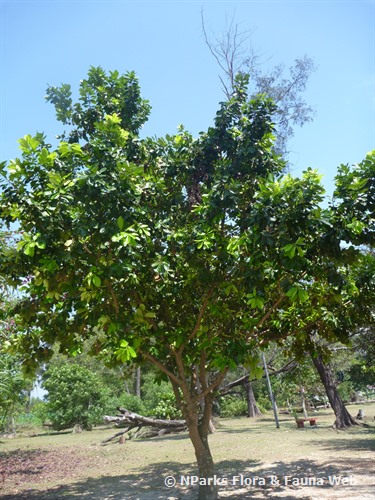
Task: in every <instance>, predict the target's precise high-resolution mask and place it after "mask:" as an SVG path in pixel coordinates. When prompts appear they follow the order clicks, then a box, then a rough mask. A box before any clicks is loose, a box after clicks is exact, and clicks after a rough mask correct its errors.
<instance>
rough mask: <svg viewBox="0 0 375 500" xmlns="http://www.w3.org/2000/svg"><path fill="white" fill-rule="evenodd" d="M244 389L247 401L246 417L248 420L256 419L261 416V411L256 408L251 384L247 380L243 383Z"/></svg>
mask: <svg viewBox="0 0 375 500" xmlns="http://www.w3.org/2000/svg"><path fill="white" fill-rule="evenodd" d="M245 389H246V400H247V416H248V417H249V418H256V417H260V416H261V415H262V413H261V411H260V410H259V408H258V406H257V402H256V400H255V396H254V391H253V384H252V383H251V382H250V381H249V380H247V381H246V382H245Z"/></svg>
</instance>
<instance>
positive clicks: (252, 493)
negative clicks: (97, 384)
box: [2, 459, 358, 500]
mask: <svg viewBox="0 0 375 500" xmlns="http://www.w3.org/2000/svg"><path fill="white" fill-rule="evenodd" d="M124 467H126V463H125V464H124ZM343 470H345V474H348V473H349V474H350V473H351V472H350V471H351V465H350V461H345V464H343V465H342V466H341V465H340V464H335V465H326V466H324V467H323V466H322V465H321V464H319V463H317V462H315V461H313V460H308V459H306V460H297V461H294V462H277V463H275V464H272V465H269V466H266V465H263V464H262V463H261V462H259V461H245V460H226V461H222V462H219V463H217V465H216V475H217V478H220V480H222V481H224V483H223V484H222V485H221V486H220V485H219V491H221V492H222V494H223V497H224V495H225V498H229V499H230V500H242V499H247V498H249V499H250V498H257V499H270V498H271V499H277V498H283V499H284V500H295V499H297V498H298V500H308V499H309V498H311V490H310V492H307V491H306V495H305V493H304V491H303V489H304V487H306V486H304V485H303V484H302V485H301V484H296V483H295V481H294V480H295V478H297V479H299V480H300V481H301V480H302V481H303V480H304V479H305V480H306V479H307V478H313V479H314V480H315V481H316V482H317V483H318V484H316V483H315V484H314V483H313V484H309V485H308V486H309V487H313V488H314V493H315V494H316V496H319V495H320V494H321V491H322V489H324V490H325V491H326V492H327V490H328V489H329V488H333V487H332V486H331V485H330V484H329V481H328V476H338V475H340V474H343V473H344V472H343ZM196 474H197V472H196V467H195V465H194V464H189V465H181V464H179V463H176V462H161V463H157V464H154V465H151V466H147V467H145V468H144V469H142V470H141V471H139V469H138V470H136V471H135V470H132V469H131V470H129V471H128V472H127V474H124V475H117V476H110V477H109V476H102V477H97V478H87V479H85V480H81V481H78V482H75V483H72V484H68V485H63V486H59V487H54V488H49V489H46V490H44V491H36V490H33V489H29V490H27V491H24V492H22V493H21V492H20V493H17V494H12V495H7V496H3V497H2V498H3V499H4V500H6V499H7V500H52V499H56V500H58V499H65V500H74V499H78V498H87V499H90V500H105V499H108V500H125V499H126V500H167V499H183V500H193V499H195V498H196V497H197V492H198V486H197V485H193V486H191V484H189V485H186V480H185V481H184V480H183V479H182V477H184V478H186V477H188V476H189V477H194V476H195V475H196ZM169 476H172V477H174V478H175V480H176V485H175V486H173V487H171V488H167V486H166V485H165V483H164V480H165V478H167V477H169ZM257 478H258V479H257ZM286 478H288V479H286ZM319 481H321V482H323V484H319ZM310 483H311V481H310ZM336 488H342V489H343V495H342V496H341V498H350V497H351V496H353V494H354V491H355V492H356V493H357V494H358V487H357V488H356V489H355V490H354V489H352V488H354V487H352V486H343V485H341V486H340V485H339V486H337V487H336ZM301 489H302V491H301ZM297 490H298V495H297ZM326 498H327V496H326Z"/></svg>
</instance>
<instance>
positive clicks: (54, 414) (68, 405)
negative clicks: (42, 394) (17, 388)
mask: <svg viewBox="0 0 375 500" xmlns="http://www.w3.org/2000/svg"><path fill="white" fill-rule="evenodd" d="M43 387H44V389H46V391H47V392H48V396H47V399H48V403H47V413H48V417H49V419H50V420H51V423H52V427H53V429H56V430H63V429H68V428H70V427H74V426H76V425H78V426H79V427H81V428H82V429H85V430H91V429H92V427H93V425H94V424H98V423H101V422H102V421H103V415H104V413H105V409H106V402H107V401H106V400H107V398H108V390H107V389H106V388H105V386H104V385H103V384H102V382H101V380H100V378H99V377H98V376H96V375H95V374H94V373H93V372H91V371H90V370H88V369H87V368H83V367H82V366H79V365H77V364H74V363H69V364H65V365H62V366H56V367H51V368H50V369H49V370H47V371H46V372H45V373H44V375H43Z"/></svg>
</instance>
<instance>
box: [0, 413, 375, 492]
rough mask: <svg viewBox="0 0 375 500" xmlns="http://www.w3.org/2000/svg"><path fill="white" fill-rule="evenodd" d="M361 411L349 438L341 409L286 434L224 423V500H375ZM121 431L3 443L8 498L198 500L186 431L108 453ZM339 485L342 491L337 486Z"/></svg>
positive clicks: (372, 425)
mask: <svg viewBox="0 0 375 500" xmlns="http://www.w3.org/2000/svg"><path fill="white" fill-rule="evenodd" d="M360 407H361V408H362V409H364V411H365V421H364V422H365V424H366V426H356V427H354V428H352V429H350V430H348V431H336V430H335V429H333V428H332V423H333V421H334V415H333V413H332V411H331V410H321V411H320V412H319V413H318V414H317V424H318V425H317V427H310V426H309V425H308V423H307V426H306V427H305V428H304V429H297V426H296V423H295V421H294V419H293V418H292V417H291V416H288V415H281V418H280V424H281V426H280V429H276V428H275V424H274V421H273V419H272V415H271V413H268V414H266V415H264V416H263V417H261V418H259V419H256V420H253V419H247V418H239V419H220V420H218V421H217V422H216V428H217V430H216V433H214V434H213V435H212V436H211V437H210V446H211V450H212V453H213V456H214V460H215V462H216V464H217V479H216V480H217V482H218V483H219V484H220V483H221V487H220V495H221V497H222V498H230V499H236V500H240V499H246V498H260V499H266V498H284V499H289V500H292V499H297V498H298V499H304V500H307V499H322V498H325V499H340V500H345V499H351V500H355V499H362V500H363V499H372V500H373V499H374V498H375V475H374V470H375V467H374V466H375V454H374V451H375V443H374V437H375V420H374V415H375V404H370V405H362V406H360ZM358 408H359V406H350V407H349V411H350V412H351V414H352V415H354V416H355V415H356V414H357V411H358ZM311 416H312V415H311ZM314 416H315V415H314ZM114 432H116V431H115V430H113V429H112V428H108V427H99V428H96V429H95V430H94V431H92V432H83V433H81V434H72V433H71V432H64V433H62V432H60V433H53V432H45V431H43V430H39V431H38V430H33V431H31V430H29V431H28V432H26V431H24V432H23V433H22V434H21V433H20V434H19V435H18V436H17V437H13V438H10V437H1V438H0V497H1V498H8V499H31V500H37V499H38V500H39V499H41V500H43V499H60V498H61V499H78V498H87V499H90V500H92V499H94V500H99V499H100V500H104V499H111V500H112V499H114V500H117V499H118V500H119V499H129V500H136V499H140V500H159V499H165V500H167V499H177V498H181V499H186V500H190V499H194V498H195V497H196V492H197V486H196V485H193V486H191V484H189V485H187V484H186V482H187V481H190V482H191V481H192V482H194V481H195V479H194V476H195V475H196V467H195V457H194V452H193V449H192V445H191V444H190V441H189V439H188V437H187V434H186V433H182V434H179V435H168V436H164V437H161V438H152V439H139V440H134V441H133V440H131V441H126V443H125V444H123V445H120V444H118V443H113V444H109V445H107V446H101V444H100V443H101V441H102V440H103V439H105V438H106V437H108V436H110V435H111V434H113V433H114ZM168 476H173V477H174V478H175V480H176V485H175V486H172V487H170V488H167V487H166V486H165V484H164V480H165V478H166V477H168ZM181 476H183V477H182V478H181ZM191 476H192V477H191ZM170 481H172V480H171V479H170ZM330 481H331V482H335V481H337V482H339V483H340V484H336V485H331V484H330ZM181 483H182V484H181ZM345 483H347V484H345Z"/></svg>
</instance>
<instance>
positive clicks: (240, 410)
mask: <svg viewBox="0 0 375 500" xmlns="http://www.w3.org/2000/svg"><path fill="white" fill-rule="evenodd" d="M246 413H247V403H246V401H245V399H243V398H239V397H235V396H226V397H225V398H222V399H221V400H220V417H223V418H228V417H241V416H243V415H246Z"/></svg>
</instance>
